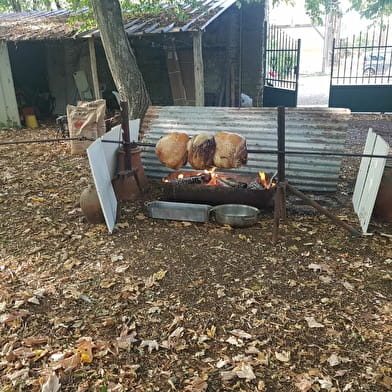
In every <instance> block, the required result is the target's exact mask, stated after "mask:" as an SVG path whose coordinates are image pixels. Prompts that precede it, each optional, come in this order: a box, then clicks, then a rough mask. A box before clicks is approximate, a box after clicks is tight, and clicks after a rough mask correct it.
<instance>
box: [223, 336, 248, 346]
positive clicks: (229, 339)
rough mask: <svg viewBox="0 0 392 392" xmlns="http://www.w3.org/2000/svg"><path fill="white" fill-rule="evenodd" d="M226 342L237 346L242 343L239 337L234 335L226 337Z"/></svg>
mask: <svg viewBox="0 0 392 392" xmlns="http://www.w3.org/2000/svg"><path fill="white" fill-rule="evenodd" d="M226 342H227V343H230V344H232V345H233V346H237V347H242V346H243V345H244V342H243V341H242V340H241V339H237V338H235V337H234V336H230V337H229V338H228V339H226Z"/></svg>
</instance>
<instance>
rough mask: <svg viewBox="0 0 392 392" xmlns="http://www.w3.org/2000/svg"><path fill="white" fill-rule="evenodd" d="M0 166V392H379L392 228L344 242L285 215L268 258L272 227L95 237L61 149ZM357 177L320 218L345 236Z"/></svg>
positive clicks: (172, 226) (384, 369)
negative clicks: (337, 221)
mask: <svg viewBox="0 0 392 392" xmlns="http://www.w3.org/2000/svg"><path fill="white" fill-rule="evenodd" d="M371 120H372V119H370V120H369V123H370V124H373V122H372V121H371ZM352 124H353V126H352V132H353V133H352V134H350V136H349V137H351V138H354V140H356V141H357V147H358V148H359V149H360V146H361V144H362V143H363V135H364V134H365V133H364V132H365V131H364V127H362V128H361V127H359V128H358V127H357V125H358V124H356V123H355V122H353V123H352ZM367 125H368V124H367V123H366V126H367ZM390 125H391V122H390V121H389V122H388V121H386V122H385V121H384V123H383V127H384V128H383V130H384V133H386V135H387V136H388V135H390V132H391V126H390ZM356 127H357V128H356ZM54 136H56V134H55V130H54V129H53V128H50V127H49V128H41V129H40V130H38V131H15V130H10V131H1V132H0V140H1V141H4V140H18V139H26V138H44V137H54ZM361 138H362V139H361ZM348 145H349V146H350V147H351V148H355V143H353V142H352V141H349V142H348ZM0 162H1V171H0V184H1V188H0V214H1V215H0V391H2V392H5V391H7V392H8V391H41V390H42V391H46V392H52V391H57V390H60V391H78V392H82V391H100V392H104V391H113V392H114V391H117V392H118V391H140V392H142V391H145V392H147V391H193V392H201V391H208V392H212V391H231V390H233V391H282V392H295V391H299V392H301V391H302V392H307V391H330V392H332V391H335V392H338V391H339V392H346V391H350V392H351V391H368V392H375V391H387V390H391V388H392V386H391V385H392V323H391V321H392V318H391V315H392V300H391V292H392V290H391V286H392V271H391V270H392V246H391V236H390V234H391V232H392V230H391V224H385V223H377V222H373V223H372V225H371V231H372V232H373V233H374V234H373V235H371V236H363V237H361V238H353V237H351V236H350V235H349V234H348V233H347V232H346V231H345V230H344V229H341V228H338V227H336V226H334V225H333V224H332V223H331V222H330V221H329V220H328V219H327V218H326V217H324V216H320V215H317V214H302V215H301V214H298V213H296V214H294V213H290V214H289V219H288V222H287V225H286V226H285V227H283V229H282V230H281V233H280V234H281V238H280V241H279V243H278V244H277V245H276V246H273V245H272V244H271V233H272V213H271V212H265V213H263V214H262V217H261V219H260V222H259V223H258V224H257V225H256V226H254V227H251V228H247V229H230V228H229V227H222V226H217V225H216V224H215V223H212V222H211V223H206V224H193V223H186V222H174V221H161V220H152V219H150V218H148V217H147V215H146V211H145V207H144V202H143V201H138V202H131V203H127V204H125V205H123V206H122V208H121V213H120V217H119V220H118V222H119V224H118V225H117V228H116V229H115V231H114V233H113V234H112V235H109V234H108V233H107V230H106V228H105V227H104V226H102V225H96V226H94V225H90V224H88V223H87V222H86V221H85V219H84V217H83V215H82V213H81V210H80V208H79V197H80V193H81V191H82V190H83V189H84V188H85V187H86V186H87V185H88V184H89V183H91V182H92V179H91V174H90V171H89V167H88V162H87V158H86V157H75V156H71V155H70V149H69V146H68V145H67V144H65V143H64V144H62V143H49V144H29V145H19V146H14V145H13V146H0ZM357 166H358V160H355V159H346V160H345V165H344V168H343V170H342V182H341V184H340V186H339V192H338V193H337V194H336V195H334V196H333V197H335V199H336V201H337V203H336V204H337V207H336V208H333V209H332V211H333V212H334V213H336V214H337V215H339V216H340V217H341V218H342V219H345V220H346V221H347V222H349V223H350V224H352V225H354V226H355V227H357V228H359V225H358V221H357V219H356V217H355V215H354V214H353V213H352V209H351V206H350V203H349V200H350V192H351V191H352V183H353V181H354V180H355V175H356V170H357ZM158 196H159V186H158V185H157V184H153V192H152V194H149V195H146V198H147V199H150V200H151V199H154V198H156V197H158ZM60 384H61V387H60Z"/></svg>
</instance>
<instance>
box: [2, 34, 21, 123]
mask: <svg viewBox="0 0 392 392" xmlns="http://www.w3.org/2000/svg"><path fill="white" fill-rule="evenodd" d="M15 126H20V117H19V112H18V105H17V103H16V96H15V88H14V81H13V79H12V72H11V64H10V59H9V55H8V48H7V43H6V42H4V41H0V127H15Z"/></svg>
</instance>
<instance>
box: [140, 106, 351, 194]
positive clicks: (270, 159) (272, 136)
mask: <svg viewBox="0 0 392 392" xmlns="http://www.w3.org/2000/svg"><path fill="white" fill-rule="evenodd" d="M350 115H351V112H350V110H349V109H337V108H287V109H286V150H287V151H290V150H291V151H293V150H297V151H309V152H328V151H333V152H344V144H345V139H346V131H347V127H348V120H349V118H350ZM173 131H178V132H187V133H188V134H189V135H191V136H192V135H195V134H197V133H200V132H212V133H216V132H219V131H226V132H234V133H238V134H240V135H242V136H244V137H245V138H246V140H247V146H248V149H249V150H255V149H262V150H276V149H277V110H276V109H275V108H220V107H191V106H181V107H176V106H167V107H150V109H149V110H148V112H147V114H146V117H145V120H144V122H143V124H142V129H141V140H142V141H143V142H148V143H154V144H155V143H156V142H157V141H158V140H159V138H160V137H161V136H162V135H164V134H165V133H169V132H173ZM142 161H143V166H144V168H145V172H146V174H147V175H148V176H149V177H151V178H162V177H164V176H166V175H167V174H168V173H170V172H172V170H171V169H169V168H167V167H165V166H164V165H162V164H161V163H160V162H159V160H158V158H157V157H156V155H155V151H154V149H153V148H145V149H144V151H143V153H142ZM340 165H341V157H336V156H311V155H305V156H304V155H300V156H296V155H287V156H286V177H287V178H288V180H289V181H290V183H291V184H292V185H295V186H297V187H298V188H299V189H302V190H308V191H320V192H325V191H328V192H332V191H335V190H336V186H337V184H338V180H339V171H340ZM276 169H277V157H276V155H275V154H256V153H250V154H249V157H248V164H247V165H246V166H245V167H242V168H240V169H236V170H235V172H238V173H244V174H255V173H257V172H258V171H260V170H261V171H265V172H268V173H274V172H275V171H276ZM181 170H182V169H181ZM185 170H192V168H191V167H190V166H189V165H187V166H186V167H185ZM226 172H227V171H226Z"/></svg>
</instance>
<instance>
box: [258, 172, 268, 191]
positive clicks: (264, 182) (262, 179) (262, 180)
mask: <svg viewBox="0 0 392 392" xmlns="http://www.w3.org/2000/svg"><path fill="white" fill-rule="evenodd" d="M259 180H260V184H261V185H263V187H264V189H269V183H268V181H267V176H266V175H265V173H264V172H259Z"/></svg>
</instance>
